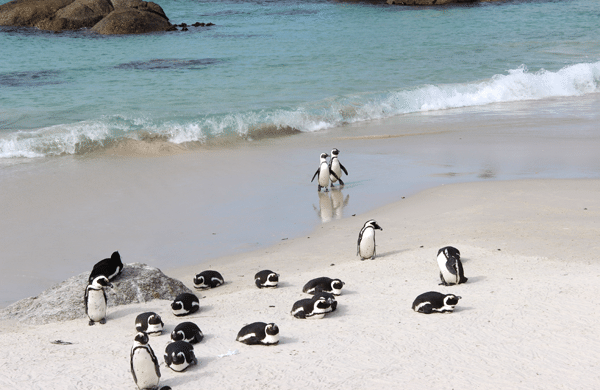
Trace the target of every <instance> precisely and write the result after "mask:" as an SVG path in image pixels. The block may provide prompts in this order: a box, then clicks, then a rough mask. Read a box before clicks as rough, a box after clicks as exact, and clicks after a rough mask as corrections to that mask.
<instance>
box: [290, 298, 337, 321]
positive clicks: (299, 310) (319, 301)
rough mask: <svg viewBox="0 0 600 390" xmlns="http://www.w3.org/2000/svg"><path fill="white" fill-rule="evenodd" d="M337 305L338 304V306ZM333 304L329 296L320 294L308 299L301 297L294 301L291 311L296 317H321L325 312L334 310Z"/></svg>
mask: <svg viewBox="0 0 600 390" xmlns="http://www.w3.org/2000/svg"><path fill="white" fill-rule="evenodd" d="M336 307H337V306H336ZM332 311H333V310H332V307H331V304H330V303H329V302H328V300H327V298H325V297H322V296H319V297H316V298H315V297H312V298H306V299H300V300H299V301H296V302H294V305H293V306H292V311H291V312H290V313H291V314H292V315H293V316H294V317H296V318H302V319H305V318H309V319H315V320H317V319H321V318H323V317H325V314H327V313H329V312H332Z"/></svg>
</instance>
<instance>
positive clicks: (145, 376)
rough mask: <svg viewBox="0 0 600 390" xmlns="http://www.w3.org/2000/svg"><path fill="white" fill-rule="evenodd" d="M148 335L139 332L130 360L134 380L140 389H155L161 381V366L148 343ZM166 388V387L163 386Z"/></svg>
mask: <svg viewBox="0 0 600 390" xmlns="http://www.w3.org/2000/svg"><path fill="white" fill-rule="evenodd" d="M148 340H149V338H148V335H147V334H146V333H144V332H139V333H138V334H137V335H136V336H135V341H134V342H133V346H132V347H131V354H130V355H129V362H130V364H131V375H133V381H134V382H135V384H136V385H137V387H138V388H139V389H140V390H143V389H155V388H156V387H157V386H158V382H159V381H160V367H159V365H158V359H157V358H156V355H154V351H153V350H152V347H150V344H148ZM163 389H164V388H163Z"/></svg>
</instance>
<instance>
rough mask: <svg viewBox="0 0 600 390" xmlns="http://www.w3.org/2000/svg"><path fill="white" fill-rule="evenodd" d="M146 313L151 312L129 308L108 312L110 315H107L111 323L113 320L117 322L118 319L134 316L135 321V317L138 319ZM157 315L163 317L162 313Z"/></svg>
mask: <svg viewBox="0 0 600 390" xmlns="http://www.w3.org/2000/svg"><path fill="white" fill-rule="evenodd" d="M146 311H151V310H143V309H138V308H129V307H126V308H120V309H117V310H114V311H113V310H110V311H109V312H108V315H107V321H110V320H111V319H115V320H116V319H118V318H123V317H128V316H133V317H134V319H135V317H137V316H138V314H142V313H144V312H146ZM157 314H158V315H160V316H161V317H162V315H161V313H158V312H157Z"/></svg>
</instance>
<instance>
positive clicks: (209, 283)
mask: <svg viewBox="0 0 600 390" xmlns="http://www.w3.org/2000/svg"><path fill="white" fill-rule="evenodd" d="M223 283H224V280H223V276H221V274H220V273H218V272H217V271H212V270H208V271H202V272H200V273H199V274H198V275H196V277H195V278H194V287H195V288H197V289H207V288H215V287H219V286H220V285H222V284H223Z"/></svg>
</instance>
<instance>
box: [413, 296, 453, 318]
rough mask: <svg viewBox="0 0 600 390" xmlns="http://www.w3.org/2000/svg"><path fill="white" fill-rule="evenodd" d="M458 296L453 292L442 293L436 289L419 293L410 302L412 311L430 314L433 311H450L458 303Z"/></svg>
mask: <svg viewBox="0 0 600 390" xmlns="http://www.w3.org/2000/svg"><path fill="white" fill-rule="evenodd" d="M459 299H461V297H458V296H456V295H454V294H442V293H439V292H437V291H429V292H426V293H423V294H421V295H419V296H418V297H417V298H416V299H415V301H414V302H413V304H412V308H413V310H414V311H416V312H418V313H425V314H431V313H433V312H439V313H446V312H452V311H453V310H454V306H456V304H457V303H458V300H459Z"/></svg>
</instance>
